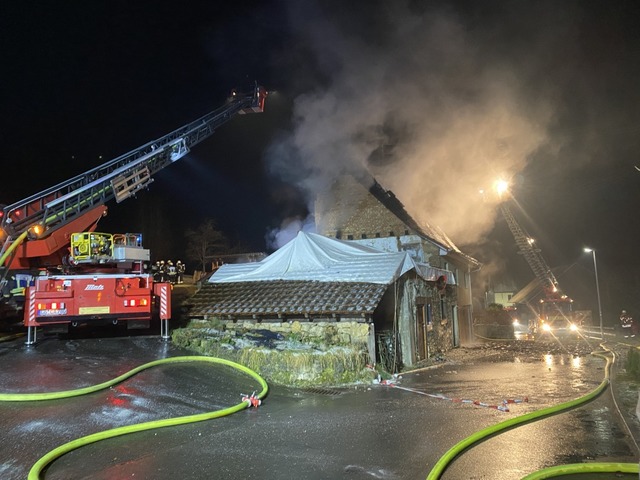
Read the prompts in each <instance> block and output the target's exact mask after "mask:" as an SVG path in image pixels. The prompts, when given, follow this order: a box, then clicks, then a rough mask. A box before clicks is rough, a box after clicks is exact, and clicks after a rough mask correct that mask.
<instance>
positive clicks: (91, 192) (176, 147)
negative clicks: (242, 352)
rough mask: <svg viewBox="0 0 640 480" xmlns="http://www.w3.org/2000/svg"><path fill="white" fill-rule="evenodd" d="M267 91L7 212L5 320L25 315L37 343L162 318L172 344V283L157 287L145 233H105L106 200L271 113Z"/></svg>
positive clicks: (1, 301)
mask: <svg viewBox="0 0 640 480" xmlns="http://www.w3.org/2000/svg"><path fill="white" fill-rule="evenodd" d="M266 95H267V92H266V90H265V89H264V88H262V87H259V86H258V85H257V84H256V85H255V87H254V89H253V91H252V92H251V93H250V94H246V95H240V94H238V93H236V92H234V93H233V95H232V96H231V97H230V98H229V99H228V101H227V103H226V104H225V105H224V106H222V107H220V108H218V109H217V110H214V111H213V112H211V113H209V114H207V115H204V116H203V117H201V118H199V119H197V120H195V121H193V122H191V123H189V124H187V125H185V126H183V127H181V128H179V129H177V130H175V131H173V132H171V133H169V134H167V135H165V136H163V137H161V138H158V139H156V140H152V141H150V142H148V143H146V144H145V145H142V146H141V147H139V148H137V149H135V150H133V151H131V152H129V153H126V154H124V155H121V156H119V157H117V158H115V159H113V160H110V161H108V162H106V163H104V164H102V165H100V166H98V167H96V168H94V169H92V170H89V171H87V172H85V173H83V174H81V175H78V176H76V177H74V178H71V179H69V180H67V181H65V182H62V183H60V184H58V185H55V186H53V187H51V188H49V189H47V190H44V191H42V192H40V193H37V194H35V195H32V196H30V197H28V198H25V199H23V200H21V201H19V202H15V203H13V204H11V205H6V206H0V292H2V295H1V297H0V318H1V317H3V316H5V317H6V316H12V315H19V314H20V311H21V310H23V311H22V316H23V323H24V325H25V326H26V327H27V342H26V343H27V344H29V345H30V344H33V343H35V341H36V332H37V327H42V326H45V325H52V324H57V325H69V324H77V323H87V322H88V323H91V322H96V321H111V322H113V323H117V322H120V321H124V322H127V323H128V324H133V323H134V322H149V321H150V320H151V318H152V316H153V315H154V314H155V312H157V314H158V316H159V318H160V321H161V322H160V323H161V335H162V337H163V338H168V337H169V331H168V330H169V329H168V320H169V319H170V316H171V285H170V284H168V283H154V282H153V277H152V276H151V274H149V273H147V272H146V268H145V266H146V265H148V263H149V261H150V253H149V250H147V249H145V248H143V246H142V236H141V235H139V234H122V235H111V234H104V233H97V232H95V230H96V227H97V224H98V221H99V220H100V218H102V217H103V216H104V215H106V212H107V207H106V203H107V202H109V201H111V200H115V201H116V202H118V203H119V202H121V201H123V200H125V199H127V198H129V197H131V196H132V195H134V194H135V193H136V192H138V191H139V190H141V189H143V188H146V187H148V186H149V184H150V183H151V182H153V178H152V177H153V175H154V174H155V173H157V172H158V171H159V170H161V169H163V168H165V167H167V166H169V165H171V164H172V163H173V162H175V161H177V160H179V159H180V158H182V157H184V156H185V155H186V154H187V153H189V151H190V149H191V148H192V147H193V146H195V145H196V144H198V143H200V142H201V141H203V140H205V139H206V138H208V137H209V136H210V135H212V134H213V133H214V131H215V129H216V128H217V127H219V126H221V125H222V124H224V123H226V122H227V121H229V120H230V119H231V118H232V117H233V116H234V115H235V114H236V113H237V114H244V113H253V112H262V111H263V109H264V101H265V98H266Z"/></svg>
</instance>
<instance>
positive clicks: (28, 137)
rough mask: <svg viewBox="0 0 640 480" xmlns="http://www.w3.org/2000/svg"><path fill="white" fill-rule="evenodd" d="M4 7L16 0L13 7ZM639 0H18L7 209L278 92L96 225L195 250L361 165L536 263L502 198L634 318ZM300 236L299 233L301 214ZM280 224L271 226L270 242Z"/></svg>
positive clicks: (498, 261)
mask: <svg viewBox="0 0 640 480" xmlns="http://www.w3.org/2000/svg"><path fill="white" fill-rule="evenodd" d="M7 4H9V5H7ZM638 5H639V4H638V2H631V1H616V2H605V1H599V2H594V1H563V2H558V1H542V2H531V1H518V0H516V1H482V2H475V1H464V2H425V1H422V2H410V1H393V2H391V1H383V0H379V1H350V2H344V1H318V2H311V1H294V0H291V1H254V2H249V1H238V2H170V1H165V2H150V1H137V2H125V1H110V2H101V1H95V2H77V1H69V2H30V1H25V2H4V4H3V5H2V6H0V38H1V39H2V46H3V48H2V49H1V50H0V59H1V61H2V62H1V65H2V67H1V68H2V69H1V72H2V75H1V76H0V82H1V83H0V104H1V105H2V110H1V112H2V113H1V115H0V122H1V124H0V138H2V146H3V148H2V150H1V151H0V155H1V156H2V180H3V182H2V186H1V187H0V203H12V202H14V201H17V200H20V199H22V198H24V197H26V196H28V195H31V194H33V193H36V192H38V191H40V190H42V189H45V188H47V187H50V186H52V185H55V184H56V183H58V182H61V181H64V180H66V179H67V178H69V177H71V176H73V175H76V174H79V173H81V172H83V171H85V170H88V169H89V168H92V167H94V166H96V165H99V164H100V163H101V162H103V161H106V160H108V159H110V158H113V157H115V156H118V155H120V154H123V153H125V152H127V151H129V150H132V149H134V148H136V147H137V146H139V145H142V144H144V143H146V142H148V141H150V140H152V139H154V138H157V137H160V136H162V135H164V134H166V133H168V132H170V131H171V130H173V129H175V128H178V127H180V126H182V125H183V124H185V123H187V122H189V121H191V120H194V119H196V118H198V117H199V116H201V115H203V114H205V113H208V112H209V111H212V110H214V109H216V108H217V107H219V106H221V105H222V104H223V103H224V101H225V99H226V97H227V95H228V93H229V92H230V90H231V89H232V88H240V89H243V88H248V87H250V86H251V84H252V83H253V81H254V80H256V81H258V82H259V83H261V84H262V85H264V86H265V87H266V88H268V89H269V90H271V91H273V92H274V93H273V94H272V95H270V97H269V99H268V101H267V110H266V112H265V113H264V114H260V115H254V116H237V117H236V118H234V119H233V120H232V121H230V122H229V123H228V124H226V125H225V126H223V127H221V128H219V129H218V131H217V132H216V133H215V134H214V135H213V136H212V137H211V138H209V139H208V140H206V141H205V142H204V143H202V144H200V145H198V146H196V147H195V149H194V150H193V152H192V153H191V154H190V155H189V156H188V157H186V158H185V159H183V160H181V161H180V162H178V163H177V164H175V165H172V166H171V167H169V168H167V169H165V170H164V171H162V172H161V173H160V174H158V175H156V177H155V182H154V183H153V184H152V185H151V187H150V188H149V191H146V192H143V193H141V194H140V195H139V196H138V198H137V199H130V200H127V201H125V202H123V203H122V204H119V205H115V204H113V205H109V208H110V210H109V212H110V213H109V216H108V217H107V218H106V219H105V220H104V221H103V222H102V223H101V225H100V229H101V230H103V231H114V232H116V231H142V232H143V233H144V234H145V237H146V239H147V241H146V246H147V247H149V248H151V249H152V252H153V253H154V255H156V256H157V257H178V256H181V255H183V253H184V249H183V248H184V230H185V229H187V228H194V227H196V226H197V225H198V224H200V223H201V222H202V220H203V219H205V218H213V219H215V220H216V222H217V223H218V225H219V226H220V228H221V229H223V230H224V231H225V232H226V233H227V235H228V236H229V237H230V238H232V239H233V241H234V243H241V244H243V245H244V247H245V249H246V250H257V251H263V250H269V249H273V248H275V246H274V244H273V243H271V242H270V241H268V237H269V235H268V234H269V233H270V232H271V233H272V234H273V233H274V232H276V231H278V230H279V229H282V228H285V227H287V226H288V225H290V224H291V222H293V225H294V226H296V225H302V224H304V223H305V222H306V221H308V220H309V219H308V217H307V214H308V211H309V208H310V206H311V205H312V199H313V197H314V194H315V193H316V192H317V191H319V190H322V189H325V188H327V185H328V184H330V182H331V181H332V180H333V179H335V178H336V177H337V176H340V175H342V174H345V173H348V172H350V171H354V170H355V169H359V168H362V167H363V166H365V167H366V168H368V169H369V170H370V171H372V172H373V173H374V174H375V175H376V178H378V180H379V181H380V183H381V184H382V185H383V186H385V187H386V188H389V189H391V190H393V192H394V193H395V194H396V195H397V196H398V198H400V200H401V201H402V202H403V203H404V204H405V206H406V207H407V210H408V211H409V212H410V213H411V214H412V215H413V216H414V217H415V218H417V219H418V220H420V221H427V222H429V223H432V224H434V225H438V226H440V227H441V228H443V229H444V230H445V231H446V232H447V233H448V234H449V236H450V237H452V239H453V240H454V241H455V242H456V243H457V244H458V245H459V246H460V247H461V248H462V249H463V250H464V251H466V252H468V253H470V254H472V255H474V256H475V257H476V258H478V259H479V260H480V261H481V262H483V263H484V264H485V267H484V268H483V270H482V273H483V275H484V276H485V278H483V279H482V281H483V282H485V283H481V284H480V286H479V287H478V288H483V287H482V285H485V284H486V281H488V280H489V279H491V280H492V281H494V282H496V281H498V280H499V279H501V278H504V277H505V276H508V277H512V278H513V279H514V280H515V281H516V282H517V283H518V285H519V286H524V284H526V283H527V282H528V281H529V280H531V279H532V278H533V275H532V273H531V272H530V270H529V268H528V266H527V264H526V262H525V261H524V259H523V258H522V257H521V256H519V255H517V254H516V247H515V243H514V241H513V238H512V237H511V236H510V233H509V231H508V229H507V227H506V225H505V223H504V221H503V220H501V217H500V211H499V206H498V200H494V199H487V198H481V197H480V196H479V193H478V192H479V190H480V189H486V188H488V187H489V186H490V183H491V182H492V181H493V179H495V178H496V177H498V176H502V177H503V178H508V179H510V180H511V182H512V185H513V189H512V192H513V195H514V197H515V199H516V200H517V202H518V204H519V205H520V207H521V208H520V207H516V206H515V205H512V210H513V212H514V214H516V216H517V217H518V219H519V220H520V221H521V223H522V226H523V227H525V229H526V230H527V231H528V232H529V233H530V234H531V235H532V236H534V237H536V239H537V241H538V244H539V245H540V246H541V248H542V253H543V256H544V257H545V259H546V260H547V262H548V263H549V265H550V266H551V267H553V268H554V270H555V271H556V274H557V276H558V277H559V280H560V284H561V286H562V287H563V288H564V290H565V291H566V292H567V293H568V294H569V295H571V296H572V297H574V298H575V299H576V302H577V303H578V304H579V306H580V307H582V308H594V309H595V308H596V305H595V280H594V272H593V263H592V259H591V256H590V255H587V254H584V253H583V252H582V250H583V247H584V246H590V247H593V248H595V249H596V252H597V260H598V273H599V279H600V284H601V293H602V303H603V307H604V310H605V314H606V319H605V322H607V323H609V322H613V319H614V317H616V314H617V312H619V310H620V309H621V308H626V309H628V310H631V312H632V313H634V314H635V315H637V316H640V275H639V268H640V256H639V254H638V247H637V243H638V234H639V233H640V228H639V227H638V225H639V222H638V219H637V212H638V207H639V205H640V172H638V171H637V170H636V169H635V168H634V166H635V165H639V166H640V158H639V156H638V152H639V150H640V149H639V147H640V108H638V105H640V88H639V85H640V39H639V38H638V35H639V34H638V28H637V26H638V25H639V24H640V7H639V6H638ZM294 230H295V228H294ZM269 238H270V237H269Z"/></svg>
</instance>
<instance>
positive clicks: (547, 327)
mask: <svg viewBox="0 0 640 480" xmlns="http://www.w3.org/2000/svg"><path fill="white" fill-rule="evenodd" d="M542 330H544V331H545V332H550V331H551V325H549V324H548V323H545V324H544V325H542Z"/></svg>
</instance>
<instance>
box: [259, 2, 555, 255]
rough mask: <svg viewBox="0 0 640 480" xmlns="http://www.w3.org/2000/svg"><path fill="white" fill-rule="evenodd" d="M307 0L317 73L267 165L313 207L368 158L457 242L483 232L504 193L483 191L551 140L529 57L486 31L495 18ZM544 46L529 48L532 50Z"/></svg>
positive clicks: (305, 19) (295, 17)
mask: <svg viewBox="0 0 640 480" xmlns="http://www.w3.org/2000/svg"><path fill="white" fill-rule="evenodd" d="M303 3H304V8H303V7H302V6H300V5H299V2H294V3H293V4H292V6H291V11H290V14H291V19H292V25H294V26H295V27H294V28H297V32H296V33H297V38H298V39H299V44H298V50H299V52H300V51H301V50H304V51H306V52H307V54H308V56H309V57H310V58H312V59H313V60H314V62H313V65H312V66H310V67H309V69H308V70H310V71H313V72H315V73H316V79H315V82H313V83H312V85H313V86H312V87H311V88H309V89H307V91H305V92H304V93H301V94H299V95H298V96H297V97H296V98H295V104H294V124H295V128H294V130H293V131H292V133H291V135H290V136H286V137H283V138H281V140H280V141H279V142H277V143H276V144H274V145H273V146H272V148H271V152H270V165H271V169H272V172H273V173H274V174H277V175H279V176H281V177H282V178H285V179H286V180H288V181H293V182H294V183H295V184H297V185H298V187H299V188H301V189H302V190H303V191H304V192H305V193H306V195H307V198H308V202H309V205H310V206H311V204H312V202H313V199H314V198H315V196H316V193H317V192H321V191H326V189H327V188H328V186H329V185H330V184H331V183H332V182H333V181H334V180H335V179H336V178H338V177H339V176H340V175H344V174H348V173H352V172H358V171H360V170H361V169H362V168H363V167H365V168H366V169H368V170H369V171H370V172H371V173H372V174H373V175H374V176H375V177H376V178H377V179H378V181H379V182H380V183H381V184H382V185H383V186H384V187H385V188H387V189H390V190H392V191H393V192H394V193H395V194H396V196H397V197H398V198H399V199H400V200H401V201H402V202H403V204H404V205H405V207H406V208H407V210H408V212H409V213H410V214H411V215H412V216H413V217H414V218H415V219H416V220H418V221H419V222H420V221H425V222H428V223H430V224H432V225H436V226H438V227H440V228H441V229H443V230H444V231H445V232H446V233H447V234H448V235H449V236H450V237H451V238H452V239H453V240H454V242H456V243H458V244H469V243H473V242H477V241H479V240H481V239H482V238H483V236H484V235H485V234H486V233H487V232H488V231H489V230H490V229H491V228H492V227H493V225H494V221H495V217H496V215H497V214H498V209H497V207H496V205H497V202H498V199H497V198H495V197H491V196H485V197H484V198H483V197H482V196H481V195H480V193H479V191H480V190H485V191H486V190H488V189H489V188H490V187H491V185H492V184H493V182H494V181H495V180H496V178H497V177H502V178H507V179H508V178H510V177H511V176H513V175H515V174H517V173H518V172H520V171H522V170H523V169H524V168H525V166H526V165H527V162H528V161H529V160H530V158H531V157H532V155H534V154H535V153H536V152H537V151H539V150H540V149H541V148H542V147H545V148H547V147H549V146H550V139H549V135H548V128H549V125H550V122H551V121H552V119H553V109H552V108H551V104H550V101H549V100H548V99H547V98H548V97H546V96H544V95H535V96H532V95H531V93H532V89H531V85H530V83H531V71H532V70H534V63H535V62H534V60H533V59H532V58H523V57H519V56H518V55H516V54H514V51H515V52H517V51H518V49H517V48H516V47H514V46H513V45H500V44H499V42H497V41H495V40H491V36H490V33H491V30H490V28H491V27H495V25H488V26H487V27H486V28H480V27H478V26H477V25H473V24H470V23H469V21H470V20H469V16H468V15H467V17H465V18H464V19H463V18H462V17H461V16H460V15H459V14H458V13H456V12H455V11H454V10H452V9H449V10H441V9H440V10H436V9H433V8H427V9H423V10H415V9H412V8H411V7H410V6H409V5H408V4H405V5H404V6H403V4H402V3H401V2H366V4H367V6H369V7H371V8H365V7H363V8H362V9H361V10H357V12H358V13H359V15H356V14H355V10H356V9H351V15H350V16H349V15H347V14H345V13H344V12H340V11H339V9H338V8H337V7H336V8H331V6H330V5H331V3H330V2H329V3H328V4H327V3H322V7H321V6H320V4H318V5H316V8H315V9H313V8H311V7H310V5H313V3H309V2H303ZM356 3H357V2H356ZM327 5H329V6H327ZM341 5H342V3H341ZM476 20H477V19H476ZM496 48H502V50H503V51H502V52H498V51H496V50H495V49H496ZM544 48H546V44H545V43H544V42H537V43H536V44H535V45H531V44H530V45H528V51H529V53H531V54H532V55H537V54H538V53H540V51H541V50H544ZM299 52H298V55H299V56H301V55H300V53H299ZM302 83H303V84H305V85H308V84H311V83H310V82H308V78H307V79H306V81H305V80H302ZM538 91H540V92H543V91H544V88H538Z"/></svg>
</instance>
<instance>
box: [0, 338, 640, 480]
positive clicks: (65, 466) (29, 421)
mask: <svg viewBox="0 0 640 480" xmlns="http://www.w3.org/2000/svg"><path fill="white" fill-rule="evenodd" d="M23 341H24V339H18V340H13V341H9V342H3V343H0V362H1V364H2V369H1V370H0V389H1V390H2V391H3V392H35V391H55V390H68V389H73V388H79V387H84V386H88V385H92V384H97V383H100V382H103V381H106V380H108V379H110V378H113V377H115V376H117V375H120V374H122V373H124V372H125V371H127V370H129V369H131V368H133V367H135V366H138V365H140V364H142V363H145V362H148V361H151V360H155V359H158V358H165V357H170V356H179V355H189V354H190V353H189V352H185V351H182V350H180V349H178V348H176V347H174V346H173V345H172V344H171V343H165V342H162V341H161V340H160V339H159V338H158V337H156V336H139V337H121V338H84V339H60V338H58V337H49V338H45V339H44V340H42V341H41V343H39V344H38V345H37V346H35V347H31V348H27V347H25V346H24V345H23ZM603 375H604V361H603V360H602V359H600V358H598V357H594V356H586V357H573V356H571V355H554V356H550V357H548V358H546V359H545V360H541V361H536V362H524V361H516V362H497V363H493V362H482V361H479V362H474V363H465V364H458V365H456V364H443V365H441V366H439V367H438V368H432V369H427V370H422V371H417V372H414V373H411V374H407V375H404V376H403V377H402V378H401V379H400V383H399V385H400V386H402V387H404V388H411V389H417V390H419V391H421V392H424V393H428V394H438V393H442V394H444V395H445V396H447V397H450V398H461V399H467V400H479V401H482V402H485V403H487V404H494V405H497V404H500V403H501V402H502V400H503V399H524V398H525V397H528V402H526V403H525V402H523V403H518V404H512V405H509V407H510V411H509V412H501V411H498V410H496V409H492V408H483V407H478V406H474V405H470V404H465V403H456V402H452V401H449V400H444V399H439V398H434V397H431V396H427V395H422V394H418V393H415V392H410V391H406V390H401V389H398V388H393V387H389V386H382V385H366V386H358V387H357V388H354V387H351V388H349V389H323V390H318V391H299V390H291V389H286V388H279V387H275V386H271V390H270V393H269V396H268V397H267V399H266V401H265V402H264V405H263V406H261V407H260V408H259V409H251V410H244V411H241V412H239V413H236V414H234V415H231V416H229V417H224V418H220V419H215V420H209V421H206V422H200V423H195V424H190V425H183V426H177V427H171V428H164V429H160V430H155V431H147V432H141V433H135V434H132V435H127V436H123V437H118V438H114V439H110V440H106V441H103V442H98V443H95V444H92V445H89V446H86V447H82V448H80V449H78V450H75V451H73V452H70V453H68V454H66V455H64V456H63V457H61V458H60V459H58V460H56V461H55V462H54V463H53V464H52V465H51V466H50V467H49V469H48V470H47V472H46V476H45V478H47V479H105V480H106V479H109V480H114V479H124V478H136V479H158V480H164V479H172V480H173V479H185V480H186V479H212V478H216V479H353V480H359V479H424V478H426V476H427V475H428V473H429V471H430V470H431V468H432V467H433V465H434V464H435V463H436V462H437V461H438V459H439V458H440V457H441V456H442V455H443V454H444V453H445V452H446V451H447V450H448V449H449V448H450V447H452V446H453V445H454V444H456V443H457V442H458V441H460V440H462V439H463V438H465V437H467V436H468V435H470V434H472V433H473V432H475V431H477V430H480V429H482V428H485V427H487V426H489V425H492V424H495V423H498V422H501V421H503V420H506V419H508V418H512V417H514V416H517V415H521V414H524V413H527V412H530V411H533V410H538V409H540V408H545V407H548V406H551V405H554V404H558V403H561V402H563V401H566V400H570V399H573V398H576V397H578V396H581V395H583V394H585V393H587V392H589V391H591V390H593V389H594V388H595V387H597V386H598V385H599V384H600V382H601V381H602V379H603ZM257 388H258V386H257V384H256V382H255V381H254V380H251V379H249V378H248V377H246V376H245V375H243V374H241V373H237V372H235V371H233V370H231V369H229V368H228V367H225V366H219V365H211V364H197V363H194V364H177V365H166V366H162V367H158V368H156V369H153V370H148V371H145V372H142V373H140V374H139V375H137V376H136V377H134V378H132V379H130V380H127V381H126V382H125V383H123V384H121V385H119V386H117V387H113V388H111V389H108V390H105V391H102V392H98V393H93V394H90V395H86V396H82V397H76V398H72V399H67V400H53V401H45V402H27V403H1V404H0V422H1V425H2V429H1V433H0V440H1V445H2V448H0V478H1V479H6V480H11V479H24V478H26V477H27V474H28V471H29V469H30V468H31V466H32V465H33V464H34V463H35V462H36V461H37V460H38V458H40V457H41V456H42V455H44V454H45V453H47V452H48V451H49V450H51V449H53V448H55V447H57V446H58V445H60V444H62V443H65V442H67V441H70V440H73V439H75V438H78V437H81V436H84V435H88V434H91V433H95V432H98V431H101V430H105V429H109V428H115V427H118V426H123V425H128V424H132V423H138V422H145V421H150V420H157V419H161V418H166V417H170V416H182V415H190V414H194V413H201V412H205V411H211V410H217V409H220V408H224V407H226V406H230V405H234V404H236V403H237V402H238V401H239V398H240V395H241V393H248V392H250V391H251V390H254V389H257ZM632 428H637V425H633V426H632ZM637 458H638V454H637V451H636V447H635V445H634V444H633V441H632V440H630V438H629V436H628V435H626V433H625V431H624V429H623V427H622V426H621V424H620V423H619V421H618V420H617V418H616V415H615V413H614V411H613V406H612V404H611V400H610V395H609V394H607V393H605V394H604V395H602V396H601V397H599V398H598V399H597V400H595V401H594V402H591V403H589V404H587V405H586V406H585V407H581V408H578V409H575V410H572V411H570V412H569V413H565V414H561V415H555V416H552V417H549V418H546V419H544V420H542V421H538V422H535V423H531V424H528V425H525V426H522V427H518V428H516V429H513V430H510V431H508V432H506V433H503V434H501V435H497V436H495V437H493V438H491V439H489V440H487V441H485V442H483V443H481V444H480V445H478V446H476V447H474V448H472V449H471V450H469V451H467V452H465V453H464V454H463V455H461V456H460V457H459V458H458V459H456V461H455V462H454V463H453V464H452V465H451V466H450V467H449V468H448V469H447V470H446V472H445V474H444V475H443V478H444V479H446V480H457V479H460V480H462V479H469V480H471V479H473V480H478V479H504V480H511V479H520V478H522V477H523V476H524V475H526V474H528V473H530V472H533V471H535V470H538V469H540V468H543V467H546V466H551V465H556V464H562V463H574V462H583V461H621V462H634V461H637ZM571 478H572V479H574V480H575V479H577V478H579V477H577V476H572V477H571ZM583 478H587V477H583ZM593 478H604V477H593ZM619 478H625V477H619ZM626 478H637V477H635V476H627V477H626Z"/></svg>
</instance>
